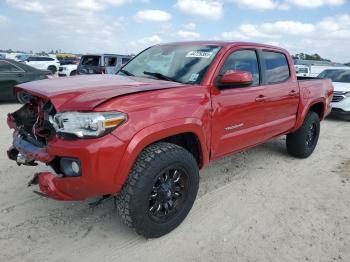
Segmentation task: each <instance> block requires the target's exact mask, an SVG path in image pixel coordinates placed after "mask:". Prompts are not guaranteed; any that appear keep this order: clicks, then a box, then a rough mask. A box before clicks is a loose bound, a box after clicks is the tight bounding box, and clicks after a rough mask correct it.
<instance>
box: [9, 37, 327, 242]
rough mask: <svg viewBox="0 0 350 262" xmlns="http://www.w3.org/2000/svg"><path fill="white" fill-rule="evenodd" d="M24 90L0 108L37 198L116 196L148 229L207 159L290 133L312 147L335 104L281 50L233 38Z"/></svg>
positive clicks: (127, 219) (125, 214)
mask: <svg viewBox="0 0 350 262" xmlns="http://www.w3.org/2000/svg"><path fill="white" fill-rule="evenodd" d="M16 91H17V92H26V93H28V94H29V95H30V96H31V99H30V101H29V102H28V103H26V104H25V105H24V106H23V107H21V108H20V109H19V110H17V111H16V112H13V113H10V114H9V115H8V119H7V122H8V126H9V127H10V128H12V129H13V130H14V133H13V142H12V145H11V147H10V148H9V150H8V152H7V153H8V157H9V158H10V159H11V160H14V161H16V162H17V164H19V165H26V166H33V165H36V164H37V162H41V163H45V164H46V165H47V166H49V167H50V170H51V171H47V172H41V173H36V174H35V176H34V177H33V179H32V180H31V181H30V183H29V184H38V185H39V189H40V191H38V193H40V194H41V195H43V196H46V197H49V198H53V199H57V200H84V199H87V198H92V197H101V198H106V197H108V196H114V197H116V204H117V210H118V213H119V214H120V216H121V219H122V221H123V222H124V223H125V224H127V225H128V226H130V227H131V228H133V229H134V230H135V231H136V232H137V233H138V234H140V235H143V236H145V237H147V238H154V237H160V236H162V235H164V234H166V233H168V232H170V231H171V230H173V229H174V228H176V227H177V226H178V225H179V224H180V223H181V222H182V221H183V220H184V219H185V217H186V216H187V214H188V213H189V211H190V209H191V207H192V205H193V203H194V201H195V198H196V195H197V191H198V185H199V169H201V168H203V167H205V166H206V165H207V164H208V163H209V162H210V161H213V160H216V159H218V158H221V157H224V156H227V155H229V154H232V153H236V152H240V151H243V150H247V149H249V148H251V147H254V146H256V145H259V144H261V143H265V142H266V141H268V140H270V139H272V138H275V137H279V136H282V135H286V136H287V139H286V146H287V151H288V153H289V154H290V155H292V156H294V157H298V158H306V157H308V156H310V155H311V154H312V152H313V151H314V149H315V147H316V144H317V141H318V138H319V134H320V121H321V120H323V119H324V118H325V117H326V116H327V115H328V114H329V112H330V111H331V106H330V102H331V101H332V96H333V86H332V83H331V81H330V80H327V79H322V80H318V79H316V80H305V81H298V79H297V77H296V73H295V69H294V66H293V61H292V59H291V57H290V55H289V54H288V52H287V51H286V50H284V49H281V48H277V47H273V46H268V45H261V44H254V43H241V42H214V41H213V42H181V43H170V44H162V45H156V46H153V47H150V48H148V49H146V50H144V51H143V52H141V53H140V54H139V55H137V56H136V57H135V58H133V59H132V60H131V61H129V62H128V63H127V64H126V65H124V66H123V68H122V69H121V70H120V71H119V72H118V73H117V74H116V75H87V76H77V77H74V78H66V79H48V80H42V81H37V82H33V83H26V84H21V85H18V86H17V87H16Z"/></svg>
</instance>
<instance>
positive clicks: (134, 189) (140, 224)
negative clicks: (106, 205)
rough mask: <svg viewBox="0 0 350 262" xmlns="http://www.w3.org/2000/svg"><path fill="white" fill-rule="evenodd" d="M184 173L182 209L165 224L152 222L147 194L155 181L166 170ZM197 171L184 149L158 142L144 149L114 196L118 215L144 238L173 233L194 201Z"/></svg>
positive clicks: (194, 162) (197, 177)
mask: <svg viewBox="0 0 350 262" xmlns="http://www.w3.org/2000/svg"><path fill="white" fill-rule="evenodd" d="M174 165H175V166H178V167H179V168H181V169H183V170H185V171H186V172H187V177H188V181H189V183H188V184H189V187H188V191H187V197H186V198H185V199H184V201H183V204H182V206H181V209H179V210H177V211H176V213H175V214H174V215H173V216H172V217H170V219H168V221H165V222H159V221H158V222H155V221H154V220H152V218H151V216H150V214H149V212H150V210H149V192H151V191H150V190H151V189H152V188H153V186H154V185H153V183H154V179H155V178H156V177H157V175H158V174H159V173H160V172H162V170H163V169H165V168H167V167H169V166H174ZM198 185H199V171H198V165H197V162H196V160H195V159H194V157H193V155H192V154H191V153H190V152H188V151H187V150H186V149H184V148H182V147H180V146H177V145H175V144H171V143H165V142H159V143H156V144H153V145H150V146H148V147H147V148H145V149H144V150H143V151H142V152H141V153H140V155H139V156H138V158H137V160H136V162H135V163H134V165H133V167H132V169H131V171H130V173H129V177H128V179H127V181H126V183H125V185H124V186H123V188H122V190H121V192H120V193H119V194H118V196H117V199H116V200H117V201H116V204H117V211H118V213H119V215H120V217H121V219H122V221H123V222H124V223H125V224H126V225H128V226H129V227H130V228H132V229H134V230H135V231H136V232H137V233H138V234H139V235H142V236H144V237H146V238H156V237H160V236H163V235H165V234H167V233H169V232H170V231H172V230H173V229H175V228H176V227H177V226H178V225H179V224H180V223H181V222H182V221H183V220H184V219H185V217H186V216H187V214H188V213H189V211H190V209H191V208H192V205H193V203H194V201H195V199H196V196H197V192H198Z"/></svg>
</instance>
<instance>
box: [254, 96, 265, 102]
mask: <svg viewBox="0 0 350 262" xmlns="http://www.w3.org/2000/svg"><path fill="white" fill-rule="evenodd" d="M265 100H266V96H264V95H259V96H258V97H256V98H255V101H256V102H264V101H265Z"/></svg>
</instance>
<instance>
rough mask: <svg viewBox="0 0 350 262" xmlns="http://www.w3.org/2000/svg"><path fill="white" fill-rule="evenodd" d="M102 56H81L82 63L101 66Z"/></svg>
mask: <svg viewBox="0 0 350 262" xmlns="http://www.w3.org/2000/svg"><path fill="white" fill-rule="evenodd" d="M100 60H101V57H100V56H83V57H82V58H81V65H83V66H99V65H100Z"/></svg>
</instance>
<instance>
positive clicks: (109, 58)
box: [105, 56, 117, 66]
mask: <svg viewBox="0 0 350 262" xmlns="http://www.w3.org/2000/svg"><path fill="white" fill-rule="evenodd" d="M116 64H117V58H116V57H112V56H106V57H105V66H115V65H116Z"/></svg>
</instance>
